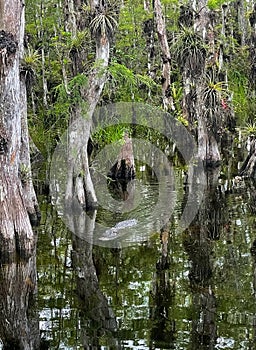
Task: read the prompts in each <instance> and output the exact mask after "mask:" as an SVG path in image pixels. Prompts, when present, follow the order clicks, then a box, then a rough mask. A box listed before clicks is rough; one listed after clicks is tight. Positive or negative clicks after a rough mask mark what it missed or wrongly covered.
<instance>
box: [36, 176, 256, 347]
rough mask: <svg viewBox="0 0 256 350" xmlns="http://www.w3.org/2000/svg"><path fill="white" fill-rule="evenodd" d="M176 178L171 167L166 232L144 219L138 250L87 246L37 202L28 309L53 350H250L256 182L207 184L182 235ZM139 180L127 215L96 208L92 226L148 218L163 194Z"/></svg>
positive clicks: (255, 319) (255, 329) (255, 328)
mask: <svg viewBox="0 0 256 350" xmlns="http://www.w3.org/2000/svg"><path fill="white" fill-rule="evenodd" d="M182 174H183V173H182V171H181V170H180V169H175V171H174V178H175V181H174V183H173V188H172V190H173V193H174V192H175V196H174V197H173V198H175V205H174V210H173V212H172V215H171V216H170V220H169V222H168V225H167V226H166V227H165V229H164V230H160V227H158V226H159V225H155V226H154V223H152V222H150V220H149V221H147V225H146V226H145V228H143V227H142V226H140V228H139V230H142V232H137V234H138V235H141V237H142V239H141V240H140V242H139V243H136V244H135V245H133V246H128V247H124V248H122V247H118V246H117V247H104V246H97V245H94V246H92V245H90V244H89V243H88V242H87V241H85V240H83V239H81V238H80V237H77V236H76V235H74V234H73V233H72V232H70V231H69V230H68V229H67V228H66V226H65V224H64V223H63V221H62V220H61V218H60V217H58V215H57V213H56V211H55V209H54V208H53V207H52V206H51V204H50V203H49V200H48V198H47V197H45V196H41V197H40V205H41V211H42V221H41V225H40V227H39V229H38V237H39V240H38V249H37V279H38V293H37V302H36V304H35V305H36V306H35V305H34V306H33V308H34V311H35V313H36V315H39V327H40V333H41V338H44V340H45V344H48V347H49V348H50V349H141V350H142V349H177V350H178V349H179V350H180V349H194V350H197V349H237V350H240V349H256V306H255V305H256V303H255V301H256V299H255V297H256V295H255V292H256V244H255V248H254V240H255V239H256V220H255V213H256V188H255V186H254V183H252V182H247V183H245V182H244V181H241V179H239V178H236V179H232V178H231V179H228V178H222V179H221V180H220V179H218V180H217V182H214V181H211V179H209V183H208V185H207V187H206V188H205V190H204V196H203V200H202V202H201V206H200V208H199V210H198V213H197V215H196V217H195V218H194V220H193V222H192V223H191V225H190V226H189V227H188V228H187V229H186V230H185V231H183V232H181V231H180V230H178V227H177V223H178V222H179V218H180V216H181V215H182V211H183V209H184V205H185V204H184V203H185V202H186V191H185V188H184V185H183V181H184V178H183V175H182ZM209 178H211V175H209ZM137 181H138V186H139V185H140V184H139V182H141V184H142V185H143V191H142V192H141V198H140V203H139V205H138V206H137V209H136V208H135V209H133V212H132V215H131V213H128V214H127V215H126V216H124V217H122V216H118V215H111V214H108V211H107V210H104V209H101V210H99V213H98V217H96V221H97V220H98V221H99V222H101V223H102V222H104V221H105V222H107V225H110V226H111V223H112V224H113V225H114V224H115V222H116V220H120V219H125V218H128V219H129V218H131V217H134V218H136V219H137V220H142V221H143V216H144V215H146V216H148V215H149V216H150V214H148V213H150V211H151V210H152V205H153V204H154V205H155V203H156V201H157V196H158V194H159V188H158V187H159V186H158V184H157V183H156V181H155V179H154V178H151V177H150V176H148V177H147V178H146V179H144V178H143V174H142V175H141V176H140V178H139V179H138V180H137ZM144 231H146V232H147V234H146V235H145V234H144ZM149 232H150V233H149Z"/></svg>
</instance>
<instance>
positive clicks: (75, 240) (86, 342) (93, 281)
mask: <svg viewBox="0 0 256 350" xmlns="http://www.w3.org/2000/svg"><path fill="white" fill-rule="evenodd" d="M95 218H96V211H94V212H92V213H91V215H90V216H89V215H83V214H82V217H80V220H76V221H75V222H74V226H73V228H74V232H76V235H73V236H72V247H73V251H72V264H73V269H74V271H75V276H76V286H77V288H76V294H77V296H78V299H79V309H80V316H81V317H80V320H81V336H82V344H83V346H84V348H85V349H94V348H95V349H96V348H98V347H99V346H100V342H101V341H102V338H105V339H107V342H108V344H109V345H112V346H114V347H115V346H116V340H115V338H114V333H115V332H116V330H117V322H116V319H115V315H114V313H113V311H112V309H111V308H110V306H109V305H108V301H107V299H106V297H105V296H104V295H103V293H102V291H101V290H100V286H99V281H98V277H97V274H96V268H95V265H94V262H93V252H92V248H93V245H92V244H91V243H88V242H87V241H85V240H84V239H82V238H81V237H83V235H84V234H85V235H86V237H87V240H88V237H89V236H90V235H93V230H94V225H95ZM78 223H79V224H78ZM82 223H83V224H82Z"/></svg>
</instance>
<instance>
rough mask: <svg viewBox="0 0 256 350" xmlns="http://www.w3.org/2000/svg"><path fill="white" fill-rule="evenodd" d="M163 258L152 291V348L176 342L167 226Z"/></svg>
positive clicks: (167, 345) (171, 345)
mask: <svg viewBox="0 0 256 350" xmlns="http://www.w3.org/2000/svg"><path fill="white" fill-rule="evenodd" d="M160 239H161V256H160V257H159V259H158V261H157V263H156V271H155V274H154V278H153V288H152V291H151V297H152V303H151V307H150V319H151V322H152V328H151V340H150V348H153V344H154V346H156V347H161V348H162V347H163V348H166V347H167V348H168V349H169V348H172V347H173V344H174V340H175V331H176V329H175V320H174V319H172V318H170V309H171V307H172V306H173V304H174V296H175V287H174V284H172V283H171V282H170V270H169V267H170V263H171V259H170V256H169V244H170V229H169V228H168V225H165V226H164V227H163V228H162V229H161V233H160Z"/></svg>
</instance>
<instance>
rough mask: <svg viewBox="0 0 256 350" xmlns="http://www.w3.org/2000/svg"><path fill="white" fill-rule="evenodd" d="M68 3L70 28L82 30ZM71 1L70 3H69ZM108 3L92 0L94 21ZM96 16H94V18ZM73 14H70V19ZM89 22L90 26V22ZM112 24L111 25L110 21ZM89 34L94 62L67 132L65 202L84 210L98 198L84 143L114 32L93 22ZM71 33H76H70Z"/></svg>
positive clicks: (98, 97)
mask: <svg viewBox="0 0 256 350" xmlns="http://www.w3.org/2000/svg"><path fill="white" fill-rule="evenodd" d="M67 3H68V4H69V5H68V6H66V7H67V8H74V10H75V11H76V14H77V17H76V26H74V24H73V22H72V24H71V25H70V27H71V28H73V30H75V29H74V28H75V27H76V28H78V27H79V30H83V29H84V23H83V21H82V19H81V18H80V16H79V11H80V12H81V9H80V8H79V7H78V5H77V4H76V3H75V2H73V1H72V0H67ZM71 3H72V4H71ZM107 6H108V4H107V3H106V4H103V3H102V2H101V1H99V0H94V1H91V4H90V7H91V15H92V18H93V20H94V19H95V18H96V17H97V16H98V18H100V16H101V15H103V16H105V11H106V10H107ZM96 19H97V18H96ZM73 20H74V17H72V21H73ZM93 20H92V21H91V25H92V23H93ZM113 27H114V24H113ZM92 34H93V35H94V39H95V44H96V53H95V64H94V68H92V70H91V73H90V75H89V78H88V83H87V84H86V87H85V86H83V87H81V90H80V93H81V100H82V101H83V103H82V104H84V103H86V108H81V105H78V104H77V105H76V106H74V107H73V110H72V117H71V127H70V133H69V145H68V146H69V148H68V152H69V155H68V164H69V168H68V179H67V190H66V202H67V203H70V202H71V201H72V198H74V197H75V198H76V199H78V201H79V203H80V205H81V206H82V207H84V208H86V209H93V208H95V207H97V198H96V194H95V190H94V186H93V182H92V179H91V175H90V171H89V160H88V154H87V145H88V141H89V137H90V130H91V124H92V116H93V113H94V111H95V108H96V106H97V104H98V102H99V99H100V96H101V93H102V90H103V87H104V84H105V81H106V74H105V69H106V67H107V66H108V62H109V49H110V39H111V36H112V34H113V33H111V31H109V30H106V31H102V28H99V27H98V28H97V27H96V24H95V23H94V26H93V25H92ZM72 35H75V33H73V34H72ZM73 65H77V66H76V69H75V70H74V71H77V72H79V73H83V72H81V69H80V67H82V64H81V62H78V61H76V62H73ZM77 150H78V152H77V153H76V154H77V158H76V159H74V151H75V152H76V151H77Z"/></svg>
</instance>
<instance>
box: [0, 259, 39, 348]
mask: <svg viewBox="0 0 256 350" xmlns="http://www.w3.org/2000/svg"><path fill="white" fill-rule="evenodd" d="M0 281H1V283H0V310H1V313H0V338H1V340H2V342H3V349H4V350H7V349H12V350H19V349H20V350H24V349H26V350H36V349H39V348H40V333H39V320H38V315H37V312H36V310H35V309H34V306H35V305H34V303H35V296H36V293H37V282H36V256H35V253H34V255H33V256H31V257H30V258H29V259H28V260H27V261H19V262H10V263H5V264H3V263H2V262H1V266H0ZM45 349H46V348H45Z"/></svg>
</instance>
